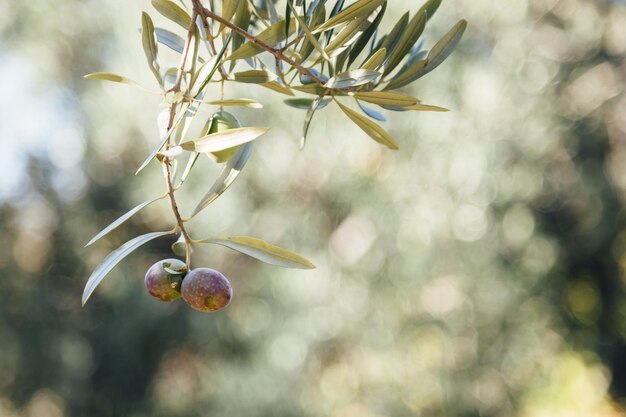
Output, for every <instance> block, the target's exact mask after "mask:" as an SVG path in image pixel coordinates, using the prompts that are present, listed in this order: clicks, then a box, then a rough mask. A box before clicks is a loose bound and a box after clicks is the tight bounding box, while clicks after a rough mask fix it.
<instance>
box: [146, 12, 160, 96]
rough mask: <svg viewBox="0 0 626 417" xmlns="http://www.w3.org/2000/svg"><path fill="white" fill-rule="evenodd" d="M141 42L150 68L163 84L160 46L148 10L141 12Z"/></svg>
mask: <svg viewBox="0 0 626 417" xmlns="http://www.w3.org/2000/svg"><path fill="white" fill-rule="evenodd" d="M141 43H142V45H143V50H144V52H145V54H146V59H147V61H148V66H149V67H150V70H151V71H152V73H153V74H154V77H155V78H156V79H157V81H158V82H159V84H160V85H161V86H163V79H162V78H161V71H160V67H159V62H158V48H157V42H156V36H155V34H154V24H153V23H152V19H151V18H150V15H148V13H146V12H141Z"/></svg>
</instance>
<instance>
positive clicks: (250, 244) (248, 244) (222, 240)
mask: <svg viewBox="0 0 626 417" xmlns="http://www.w3.org/2000/svg"><path fill="white" fill-rule="evenodd" d="M198 243H214V244H217V245H222V246H226V247H227V248H230V249H233V250H236V251H238V252H241V253H243V254H245V255H248V256H251V257H253V258H255V259H258V260H259V261H262V262H265V263H267V264H270V265H275V266H280V267H283V268H295V269H314V268H315V265H313V264H312V263H311V262H310V261H308V260H307V259H305V258H303V257H302V256H300V255H298V254H297V253H294V252H290V251H288V250H286V249H283V248H280V247H278V246H275V245H272V244H270V243H267V242H265V241H263V240H261V239H257V238H254V237H249V236H228V235H221V236H216V237H214V238H210V239H205V240H202V241H200V242H198Z"/></svg>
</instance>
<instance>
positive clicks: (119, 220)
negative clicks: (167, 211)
mask: <svg viewBox="0 0 626 417" xmlns="http://www.w3.org/2000/svg"><path fill="white" fill-rule="evenodd" d="M165 197H166V196H164V195H162V196H161V197H157V198H153V199H152V200H148V201H144V202H143V203H141V204H139V205H137V206H136V207H134V208H133V209H131V210H129V211H127V212H126V213H125V214H123V215H121V216H120V217H118V218H117V220H115V221H114V222H113V223H111V224H110V225H108V226H107V227H105V228H104V229H103V230H102V231H101V232H100V233H98V234H97V235H95V236H94V237H93V238H92V239H91V240H90V241H89V242H87V244H86V245H85V247H87V246H90V245H92V244H94V243H95V242H97V241H98V240H100V238H102V237H104V236H106V235H108V234H109V233H111V232H112V231H113V230H115V229H116V228H117V227H119V226H120V225H121V224H122V223H124V222H125V221H126V220H128V219H130V218H131V217H132V216H134V215H135V214H136V213H137V212H138V211H139V210H141V209H143V208H144V207H146V206H149V205H150V204H152V203H154V202H155V201H159V200H162V199H164V198H165Z"/></svg>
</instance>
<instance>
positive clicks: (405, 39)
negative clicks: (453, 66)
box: [383, 11, 426, 76]
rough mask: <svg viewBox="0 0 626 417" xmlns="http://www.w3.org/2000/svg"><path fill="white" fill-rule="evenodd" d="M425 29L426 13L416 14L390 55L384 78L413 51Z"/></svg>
mask: <svg viewBox="0 0 626 417" xmlns="http://www.w3.org/2000/svg"><path fill="white" fill-rule="evenodd" d="M425 27H426V11H424V12H422V13H418V14H416V15H415V16H414V17H413V19H411V21H410V22H409V24H408V26H407V28H406V30H405V31H404V33H403V34H402V36H401V37H400V40H399V41H398V43H397V45H396V46H395V48H394V49H393V51H391V53H390V54H389V59H388V60H387V64H386V65H385V71H384V72H383V76H385V75H387V74H389V73H390V72H391V71H393V70H394V69H395V68H396V67H397V66H398V64H399V63H400V62H401V61H402V60H403V59H404V57H405V56H406V55H407V54H408V53H409V52H410V51H411V48H412V47H413V45H415V42H417V40H418V38H419V37H420V36H421V34H422V32H423V31H424V28H425Z"/></svg>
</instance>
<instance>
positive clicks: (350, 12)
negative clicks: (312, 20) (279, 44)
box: [313, 0, 387, 33]
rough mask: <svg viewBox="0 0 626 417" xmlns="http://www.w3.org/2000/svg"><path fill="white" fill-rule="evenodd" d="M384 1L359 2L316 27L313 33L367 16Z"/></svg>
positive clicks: (365, 0) (384, 0)
mask: <svg viewBox="0 0 626 417" xmlns="http://www.w3.org/2000/svg"><path fill="white" fill-rule="evenodd" d="M386 1H387V0H359V1H357V2H356V3H354V4H353V5H352V6H350V7H348V8H347V9H345V10H342V11H341V12H339V13H338V14H336V15H335V16H333V17H331V18H330V19H328V20H327V21H326V22H325V23H322V25H321V26H319V27H317V28H316V29H315V30H314V31H313V33H320V32H324V31H327V30H329V29H333V28H336V27H337V26H340V25H342V24H344V23H346V22H349V21H350V20H353V19H358V18H359V17H363V16H368V15H369V14H370V13H372V12H373V11H374V10H376V9H377V8H378V7H380V6H382V5H383V4H384V3H385V2H386Z"/></svg>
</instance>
